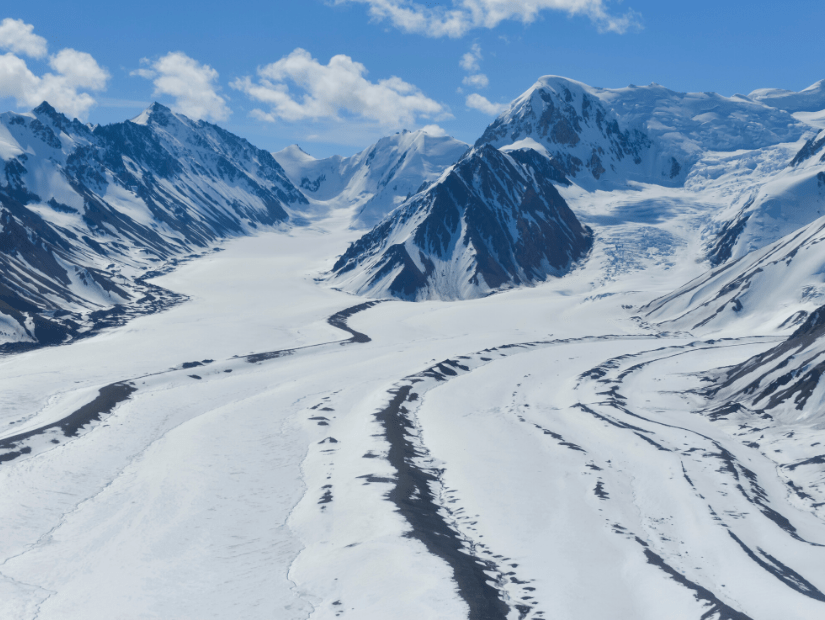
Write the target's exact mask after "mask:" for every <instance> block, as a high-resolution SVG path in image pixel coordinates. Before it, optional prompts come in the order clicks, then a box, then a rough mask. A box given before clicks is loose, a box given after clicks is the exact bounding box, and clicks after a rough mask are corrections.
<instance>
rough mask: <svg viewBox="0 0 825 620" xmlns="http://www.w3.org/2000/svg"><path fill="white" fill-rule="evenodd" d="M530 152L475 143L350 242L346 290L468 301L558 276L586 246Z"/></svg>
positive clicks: (336, 272) (540, 160)
mask: <svg viewBox="0 0 825 620" xmlns="http://www.w3.org/2000/svg"><path fill="white" fill-rule="evenodd" d="M550 167H551V164H550V162H549V160H547V158H545V157H544V156H543V155H541V154H539V153H538V152H536V151H534V150H530V149H527V150H524V151H521V152H519V154H518V157H514V156H511V155H508V154H505V153H502V152H501V151H499V150H498V149H496V148H494V147H492V146H490V145H489V144H481V145H479V146H477V147H475V148H474V149H472V150H471V151H469V152H468V153H466V154H465V155H464V156H463V157H462V158H461V160H460V161H459V162H458V163H457V164H455V165H454V166H452V167H451V168H449V169H448V170H447V171H446V172H444V173H443V174H442V175H441V176H440V178H439V179H438V180H437V181H436V182H434V183H433V184H432V185H430V186H428V187H426V188H424V189H423V190H422V191H421V192H419V193H418V194H416V195H415V196H413V197H412V198H410V199H409V200H408V201H407V202H405V203H404V204H403V205H402V206H401V207H399V208H398V209H397V210H396V211H394V212H393V213H392V214H390V215H389V216H388V217H387V218H386V219H385V220H383V221H382V222H381V223H380V224H378V225H377V226H376V227H375V228H373V229H372V230H371V231H370V232H369V233H367V234H366V235H364V236H363V237H361V239H359V240H358V241H356V242H355V243H353V244H352V245H351V246H350V247H349V249H348V250H347V251H346V252H345V253H344V255H343V256H341V258H339V259H338V261H337V262H336V263H335V265H334V267H333V276H332V280H333V281H334V282H335V283H336V285H338V286H341V287H342V288H343V289H345V290H348V291H351V292H354V293H357V294H360V295H368V296H371V297H385V296H393V297H398V298H401V299H407V300H422V299H443V300H451V299H470V298H476V297H483V296H485V295H487V294H489V293H490V292H492V291H494V290H498V289H502V288H508V287H512V286H519V285H531V284H535V283H536V282H540V281H543V280H545V279H547V278H548V277H550V276H560V275H563V274H564V273H565V272H566V271H567V270H568V269H569V268H570V266H571V265H572V264H573V263H574V262H575V261H577V260H578V259H580V258H581V257H582V256H584V255H585V254H586V253H587V252H588V250H589V248H590V245H591V243H592V233H591V231H590V230H589V229H588V228H586V227H584V226H582V225H581V224H580V223H579V221H578V220H577V219H576V216H575V215H573V213H572V211H570V208H569V207H568V206H567V203H566V202H565V201H564V199H563V198H562V197H561V196H560V195H559V193H558V191H556V188H555V187H554V186H553V185H552V183H551V182H550V178H551V172H552V171H551V170H549V168H550Z"/></svg>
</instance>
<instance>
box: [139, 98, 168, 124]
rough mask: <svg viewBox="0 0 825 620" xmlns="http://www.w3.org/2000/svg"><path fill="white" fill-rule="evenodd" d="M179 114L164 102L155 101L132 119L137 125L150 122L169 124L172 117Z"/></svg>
mask: <svg viewBox="0 0 825 620" xmlns="http://www.w3.org/2000/svg"><path fill="white" fill-rule="evenodd" d="M175 116H177V115H176V114H175V113H174V112H172V110H171V109H170V108H168V107H166V106H165V105H163V104H162V103H158V102H157V101H155V102H154V103H152V105H150V106H149V107H148V108H146V109H145V110H144V111H143V112H141V113H140V114H138V115H137V116H136V117H135V118H133V119H131V122H132V123H135V124H136V125H148V124H149V123H156V124H158V125H161V126H163V125H166V124H168V122H169V120H170V118H172V117H175Z"/></svg>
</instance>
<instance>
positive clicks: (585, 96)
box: [476, 76, 807, 189]
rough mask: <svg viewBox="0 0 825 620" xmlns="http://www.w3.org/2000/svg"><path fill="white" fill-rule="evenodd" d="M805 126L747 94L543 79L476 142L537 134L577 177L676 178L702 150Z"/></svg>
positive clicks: (611, 181) (765, 140)
mask: <svg viewBox="0 0 825 620" xmlns="http://www.w3.org/2000/svg"><path fill="white" fill-rule="evenodd" d="M806 129H807V126H806V125H805V124H803V123H801V122H799V121H797V120H796V119H794V118H793V117H792V116H791V115H790V114H788V113H787V112H785V111H782V110H776V109H774V108H771V107H768V106H766V105H762V104H761V103H758V102H754V101H751V100H750V99H748V98H747V97H743V96H739V95H737V96H734V97H730V98H728V97H723V96H721V95H717V94H715V93H677V92H674V91H671V90H668V89H667V88H664V87H662V86H659V85H658V84H651V85H649V86H644V87H636V86H630V87H627V88H621V89H605V88H594V87H591V86H587V85H586V84H582V83H581V82H576V81H573V80H569V79H567V78H562V77H557V76H545V77H542V78H541V79H539V80H538V81H537V82H536V83H535V84H534V85H533V86H532V87H531V88H530V89H529V90H527V91H526V92H525V93H524V94H522V95H521V96H520V97H518V98H517V99H516V100H515V101H513V103H512V104H511V105H510V107H509V109H508V110H506V111H505V112H503V113H502V114H501V115H500V116H499V117H498V118H497V119H496V120H495V121H494V122H493V123H492V124H491V125H490V126H489V127H488V128H487V130H486V131H485V132H484V134H483V135H482V136H481V138H479V140H478V141H477V142H476V145H480V144H492V145H493V146H496V147H503V146H506V145H508V144H513V143H515V144H517V145H518V144H519V143H520V141H524V140H527V141H528V142H538V143H539V144H541V145H542V146H544V147H545V148H546V149H547V151H548V154H549V155H550V156H552V157H553V158H554V159H556V160H557V161H558V162H559V164H560V165H561V166H562V168H563V169H564V171H565V173H566V174H568V175H569V176H570V177H571V178H572V179H573V180H574V181H575V182H576V183H577V184H579V185H581V186H582V187H585V188H588V189H595V188H603V189H610V188H611V187H615V186H622V185H625V184H626V183H627V182H628V181H639V182H645V183H656V184H661V185H669V186H678V185H681V184H682V183H684V181H685V179H686V178H687V175H688V173H689V172H690V169H691V166H692V165H693V164H694V163H695V162H696V161H697V160H698V159H699V157H700V156H701V155H702V153H703V152H705V151H732V150H737V149H755V148H762V147H765V146H769V145H773V144H778V143H781V142H790V141H795V140H798V139H799V138H800V137H801V136H802V135H803V134H804V132H805V131H806Z"/></svg>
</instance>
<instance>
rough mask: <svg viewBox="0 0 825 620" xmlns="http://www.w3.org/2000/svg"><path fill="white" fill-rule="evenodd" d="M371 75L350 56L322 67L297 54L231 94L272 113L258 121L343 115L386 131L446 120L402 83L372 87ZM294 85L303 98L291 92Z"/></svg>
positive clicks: (257, 113)
mask: <svg viewBox="0 0 825 620" xmlns="http://www.w3.org/2000/svg"><path fill="white" fill-rule="evenodd" d="M366 74H367V69H366V67H365V66H364V65H362V64H361V63H359V62H355V61H354V60H353V59H352V58H350V57H349V56H344V55H340V54H339V55H338V56H333V57H332V58H331V59H330V61H329V64H326V65H323V64H321V63H319V62H318V61H317V60H316V59H315V58H313V57H312V56H311V55H310V53H309V52H307V51H306V50H303V49H300V48H298V49H296V50H294V51H293V52H292V53H291V54H289V55H288V56H285V57H283V58H281V59H280V60H279V61H277V62H274V63H272V64H269V65H266V66H264V67H260V68H259V69H258V76H257V79H255V80H253V79H252V78H251V77H248V76H247V77H244V78H238V79H237V80H235V81H234V82H232V84H231V86H232V88H235V89H237V90H239V91H242V92H243V93H245V94H246V95H247V96H249V97H250V98H251V99H253V100H255V101H258V102H260V103H262V104H265V106H266V107H267V108H268V110H262V109H256V110H253V111H252V112H251V115H252V116H253V117H255V118H258V119H259V120H263V121H269V122H275V121H276V120H277V119H282V120H286V121H300V120H305V119H310V120H319V119H336V120H337V119H339V118H340V113H341V112H346V113H348V114H350V115H353V116H355V117H360V118H362V119H366V120H369V121H373V122H377V123H379V124H380V125H383V126H385V127H392V128H398V127H403V126H405V125H412V124H414V123H415V120H416V119H417V118H419V117H422V118H444V117H447V116H448V114H447V111H446V109H445V108H444V106H443V105H442V104H440V103H438V102H437V101H434V100H432V99H430V98H428V97H426V96H425V95H424V94H423V93H422V92H421V91H420V90H419V89H418V88H417V87H415V86H413V85H412V84H409V83H407V82H405V81H404V80H402V79H401V78H398V77H395V76H393V77H390V78H388V79H385V80H378V81H377V82H370V81H369V80H368V79H367V78H366V77H364V76H365V75H366ZM290 85H292V86H294V87H295V88H296V90H297V91H298V92H295V93H293V92H291V91H290Z"/></svg>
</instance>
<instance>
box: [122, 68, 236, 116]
mask: <svg viewBox="0 0 825 620" xmlns="http://www.w3.org/2000/svg"><path fill="white" fill-rule="evenodd" d="M141 63H142V64H144V65H146V67H145V68H141V69H137V70H135V71H132V73H131V75H137V76H140V77H142V78H146V79H147V80H152V82H153V84H154V85H155V91H154V92H153V93H152V96H153V97H160V96H163V95H168V96H170V97H174V99H175V103H174V104H173V105H172V108H173V109H174V110H175V111H176V112H180V113H181V114H185V115H186V116H188V117H189V118H193V119H195V120H201V119H212V120H216V121H223V120H226V119H227V118H229V115H230V114H231V113H232V111H231V110H230V109H229V106H228V105H227V104H226V99H224V97H222V96H221V95H219V94H218V86H217V84H216V82H217V80H218V72H217V71H215V69H213V68H212V67H210V66H209V65H202V64H200V63H199V62H198V61H197V60H195V59H194V58H190V57H189V56H187V55H186V54H184V53H183V52H169V53H168V54H166V56H162V57H161V58H158V59H157V60H154V61H151V60H149V59H148V58H144V59H143V60H141Z"/></svg>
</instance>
